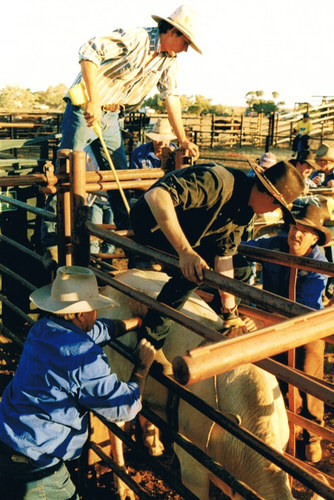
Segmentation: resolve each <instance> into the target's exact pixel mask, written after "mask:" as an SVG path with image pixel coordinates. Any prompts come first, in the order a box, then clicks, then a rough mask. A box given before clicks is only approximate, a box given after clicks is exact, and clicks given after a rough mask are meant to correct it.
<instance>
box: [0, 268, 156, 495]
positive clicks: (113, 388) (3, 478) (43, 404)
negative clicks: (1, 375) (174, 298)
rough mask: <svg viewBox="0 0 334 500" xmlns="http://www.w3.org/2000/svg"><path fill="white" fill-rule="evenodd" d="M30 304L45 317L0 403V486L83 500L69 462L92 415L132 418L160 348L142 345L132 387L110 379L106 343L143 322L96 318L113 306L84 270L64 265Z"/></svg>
mask: <svg viewBox="0 0 334 500" xmlns="http://www.w3.org/2000/svg"><path fill="white" fill-rule="evenodd" d="M30 299H31V300H32V302H33V303H34V304H35V305H36V306H37V307H38V308H39V309H41V310H42V311H47V313H48V314H47V315H46V316H45V317H43V318H40V319H39V321H37V323H36V324H35V325H34V326H33V327H32V328H31V330H30V333H29V335H28V337H27V339H26V341H25V345H24V350H23V353H22V356H21V359H20V363H19V365H18V368H17V370H16V373H15V376H14V378H13V380H12V381H11V382H10V384H9V385H8V386H7V388H6V389H5V392H4V394H3V397H2V400H1V403H0V488H1V491H2V495H5V496H6V499H7V500H20V499H27V498H29V500H30V499H35V498H36V499H37V498H47V499H48V500H69V499H78V498H79V496H78V494H77V493H76V488H75V486H74V484H73V483H72V481H71V479H70V476H69V472H68V470H67V468H66V466H65V463H64V462H66V461H67V460H72V459H74V458H77V457H79V456H80V454H81V451H82V448H83V445H84V444H85V442H86V440H87V435H88V418H89V410H94V411H96V412H97V413H98V414H100V415H102V416H103V417H105V418H106V419H107V420H110V421H112V422H118V421H128V420H131V419H133V418H134V417H135V415H136V414H137V413H138V412H139V411H140V409H141V396H142V393H143V390H144V384H145V380H146V377H147V374H148V371H149V368H150V366H151V364H152V361H153V358H154V354H155V350H154V348H153V347H152V346H151V344H150V343H149V342H148V341H146V340H144V341H143V342H141V343H140V344H139V346H138V349H137V351H136V354H135V357H136V363H135V366H134V369H133V372H132V375H131V377H130V380H129V382H127V383H126V382H120V381H118V379H117V377H116V375H115V374H113V373H110V367H109V365H108V361H107V357H106V356H105V355H104V353H103V350H102V347H101V344H103V343H107V342H108V341H110V340H111V339H114V338H116V337H118V336H120V335H122V334H123V333H125V332H126V331H129V330H133V329H134V328H137V327H138V325H139V324H140V318H129V319H126V320H116V321H114V320H108V319H99V320H97V309H101V308H104V307H108V306H112V305H114V306H115V305H116V303H115V302H114V301H113V300H112V299H109V298H107V297H103V296H102V295H101V294H99V292H98V287H97V282H96V278H95V275H94V273H93V272H92V271H91V270H89V269H87V268H84V267H79V266H64V267H60V268H59V269H58V272H57V276H56V279H55V281H54V282H53V284H52V285H47V286H45V287H42V288H40V289H38V290H35V291H34V292H33V293H32V294H31V296H30ZM2 498H5V497H4V496H2Z"/></svg>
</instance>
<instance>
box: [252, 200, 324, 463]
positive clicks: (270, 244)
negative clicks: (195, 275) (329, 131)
mask: <svg viewBox="0 0 334 500" xmlns="http://www.w3.org/2000/svg"><path fill="white" fill-rule="evenodd" d="M295 219H296V224H293V225H291V226H290V230H289V233H288V236H274V237H272V238H259V239H257V240H251V241H248V242H246V243H245V244H246V245H250V246H254V247H260V248H267V249H270V250H278V251H280V252H286V253H289V254H291V255H296V256H298V257H308V258H310V259H315V260H319V261H326V258H325V257H324V256H323V254H322V252H321V251H320V249H319V245H320V246H323V245H326V244H327V243H329V241H330V240H331V233H330V231H329V229H327V228H326V227H324V226H323V222H324V220H323V212H322V209H321V208H320V207H317V206H316V205H311V204H308V205H304V207H302V208H301V209H300V211H299V213H297V214H296V215H295ZM290 273H291V271H290V268H289V267H287V266H280V265H279V264H274V263H271V262H262V276H263V289H264V290H267V291H268V292H272V293H275V294H276V295H281V296H282V297H286V298H293V297H291V292H290V293H289V278H290ZM326 282H327V276H325V275H323V274H320V273H317V272H312V271H305V270H302V269H299V270H298V273H297V278H296V285H295V300H296V302H299V303H300V304H304V305H306V306H309V307H312V308H313V309H317V310H318V309H322V308H323V305H322V293H323V291H324V288H325V286H326ZM324 350H325V343H324V341H323V340H316V341H314V342H311V343H310V344H307V345H304V346H301V347H298V348H297V349H296V368H298V369H299V370H304V371H305V372H306V373H307V374H308V375H310V376H313V377H317V378H319V379H322V378H323V374H324ZM277 359H278V360H279V361H281V362H284V363H287V353H283V354H280V355H279V356H277ZM297 410H298V411H299V412H300V414H301V415H302V416H304V417H306V418H309V419H311V420H314V421H315V422H317V423H318V424H320V425H323V423H324V403H323V401H320V400H319V399H317V398H315V397H313V396H311V395H309V394H305V393H302V394H301V397H300V396H299V398H298V399H297ZM304 437H305V456H306V459H307V460H309V461H311V462H319V461H320V460H321V458H322V450H321V438H320V437H319V436H317V435H315V434H312V432H308V431H306V430H304Z"/></svg>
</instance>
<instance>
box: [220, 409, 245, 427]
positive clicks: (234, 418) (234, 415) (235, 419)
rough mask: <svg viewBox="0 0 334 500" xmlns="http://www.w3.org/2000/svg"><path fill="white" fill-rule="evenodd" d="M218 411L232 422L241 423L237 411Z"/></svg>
mask: <svg viewBox="0 0 334 500" xmlns="http://www.w3.org/2000/svg"><path fill="white" fill-rule="evenodd" d="M220 413H221V414H222V415H224V417H226V418H228V419H229V420H232V422H233V423H234V424H235V425H241V423H242V420H241V417H240V415H239V414H238V413H232V412H230V411H221V412H220Z"/></svg>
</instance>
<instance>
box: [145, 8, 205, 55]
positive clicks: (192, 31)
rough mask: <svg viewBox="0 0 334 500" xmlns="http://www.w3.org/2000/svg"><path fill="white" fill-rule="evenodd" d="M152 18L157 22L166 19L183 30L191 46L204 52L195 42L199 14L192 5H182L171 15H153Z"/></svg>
mask: <svg viewBox="0 0 334 500" xmlns="http://www.w3.org/2000/svg"><path fill="white" fill-rule="evenodd" d="M152 18H153V19H154V21H156V22H157V23H159V22H160V21H166V22H167V23H169V24H171V25H172V26H174V27H175V28H176V29H178V30H179V31H181V33H182V34H183V35H184V36H185V37H186V38H187V39H188V40H189V42H190V45H191V47H192V48H193V49H195V50H196V51H197V52H199V53H200V54H202V51H201V49H199V48H198V46H197V45H196V42H195V40H196V31H197V26H196V25H197V22H198V14H197V12H196V11H195V10H193V9H192V8H191V7H188V5H181V6H180V7H178V8H177V9H176V11H175V12H173V14H171V15H170V16H169V17H160V16H152Z"/></svg>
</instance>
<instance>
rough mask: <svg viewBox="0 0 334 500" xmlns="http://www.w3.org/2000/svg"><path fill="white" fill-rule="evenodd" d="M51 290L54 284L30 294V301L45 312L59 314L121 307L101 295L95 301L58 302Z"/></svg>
mask: <svg viewBox="0 0 334 500" xmlns="http://www.w3.org/2000/svg"><path fill="white" fill-rule="evenodd" d="M51 288H52V283H51V284H49V285H46V286H43V287H42V288H38V289H37V290H35V291H34V292H32V293H31V294H30V297H29V298H30V300H31V301H32V302H33V303H34V304H35V306H37V307H38V308H39V309H42V310H43V311H47V312H52V313H58V314H69V313H73V314H74V313H80V312H90V311H95V310H96V309H104V308H106V307H119V304H118V303H117V302H116V301H115V300H113V299H111V298H109V297H104V296H103V295H101V294H99V295H98V298H97V299H95V300H79V301H75V302H73V301H70V302H65V301H56V300H54V299H53V298H52V297H51Z"/></svg>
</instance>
